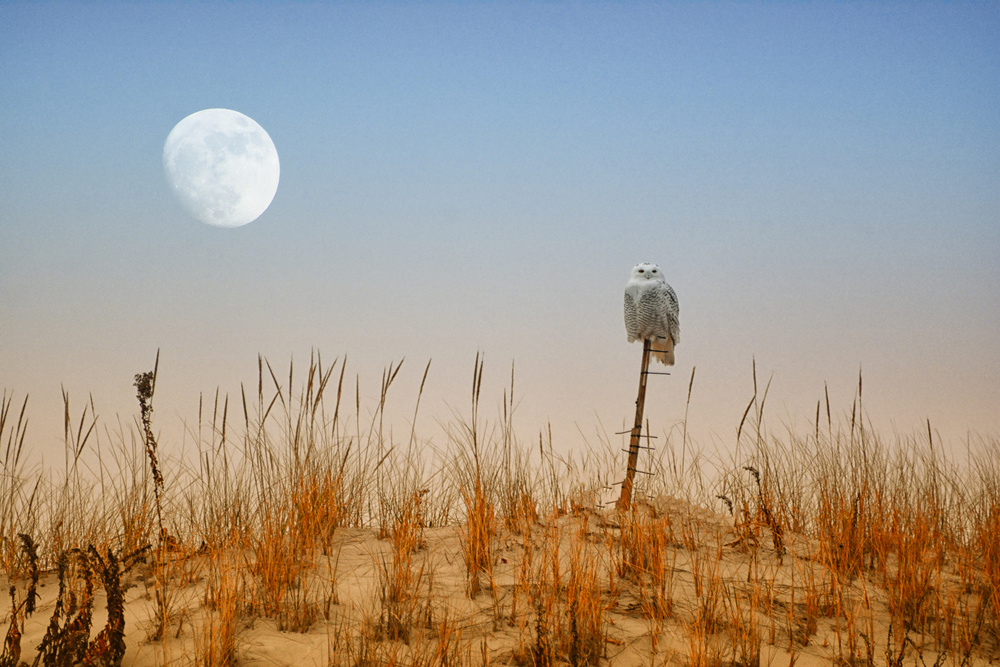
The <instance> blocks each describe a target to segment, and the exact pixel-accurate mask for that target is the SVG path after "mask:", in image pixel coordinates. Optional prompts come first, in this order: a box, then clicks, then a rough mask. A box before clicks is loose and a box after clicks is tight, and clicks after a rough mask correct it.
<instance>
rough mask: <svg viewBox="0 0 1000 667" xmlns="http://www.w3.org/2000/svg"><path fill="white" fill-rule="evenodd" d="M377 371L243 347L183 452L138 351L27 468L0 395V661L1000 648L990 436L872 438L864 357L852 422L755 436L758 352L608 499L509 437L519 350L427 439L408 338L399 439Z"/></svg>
mask: <svg viewBox="0 0 1000 667" xmlns="http://www.w3.org/2000/svg"><path fill="white" fill-rule="evenodd" d="M401 368H402V364H399V365H390V366H389V368H388V369H387V370H386V372H385V373H384V374H383V377H382V382H381V385H380V389H379V395H378V402H377V404H376V405H375V406H374V407H373V408H372V409H370V410H368V411H367V412H363V411H362V405H361V391H360V381H356V382H355V383H354V387H353V388H352V387H350V382H348V383H347V385H346V386H345V363H344V362H343V361H341V360H337V361H335V362H334V364H333V365H331V366H324V364H323V363H322V360H321V359H320V358H319V356H318V355H317V356H316V357H315V358H314V359H311V360H310V363H309V366H308V369H307V371H306V373H305V375H304V376H303V377H301V378H296V375H295V372H294V367H293V366H291V365H290V366H289V368H288V374H287V377H281V379H279V376H278V374H277V373H276V372H275V371H274V369H273V368H272V367H271V366H270V364H268V363H267V362H266V361H265V360H263V359H259V360H258V377H257V386H256V392H255V393H254V392H253V390H252V389H251V390H250V394H249V396H248V394H247V392H246V391H243V392H241V395H240V397H239V400H238V401H234V402H232V404H233V405H236V406H237V407H236V408H231V401H230V400H229V398H228V397H225V396H218V395H216V396H215V397H214V399H212V400H208V401H202V402H201V403H200V407H199V415H198V420H197V423H196V425H195V426H194V427H193V428H191V429H190V433H191V435H192V436H193V439H194V441H195V443H196V445H197V452H196V454H195V455H194V456H192V457H190V458H189V459H187V458H183V457H177V456H169V455H168V454H166V452H169V451H171V448H170V447H163V446H162V443H159V442H157V440H156V437H155V433H156V428H155V416H154V414H155V413H154V412H153V401H154V399H155V391H154V390H155V380H156V370H155V367H154V371H153V372H152V373H146V374H140V375H139V376H137V389H138V397H139V404H140V405H139V408H140V409H139V417H138V418H137V419H136V420H135V421H134V423H133V424H132V425H127V424H126V425H123V424H122V423H120V422H119V423H118V424H116V425H114V428H110V429H109V428H107V427H104V428H102V426H103V425H101V424H98V421H97V418H96V417H95V415H94V411H93V405H92V403H90V402H88V403H87V404H85V405H84V406H83V409H82V410H79V411H78V412H76V413H74V412H73V410H71V406H70V400H69V397H68V396H65V411H64V415H63V418H64V423H65V439H66V457H65V462H64V467H63V470H62V471H61V473H58V474H57V473H56V472H54V471H52V470H33V469H30V468H29V467H27V466H26V465H25V463H24V461H23V451H24V447H25V445H26V444H27V443H28V436H27V428H26V425H27V421H28V419H27V413H28V408H27V404H26V401H15V400H14V397H13V395H10V394H8V393H6V392H5V393H4V394H3V398H2V401H0V447H2V448H3V458H2V461H0V463H2V469H0V571H2V573H3V575H4V576H5V580H6V584H7V588H8V589H9V598H10V601H9V602H6V603H3V606H2V607H0V608H2V609H3V612H2V613H3V614H4V616H3V625H2V627H3V628H4V632H5V633H6V634H5V643H4V646H3V652H2V654H0V666H2V667H6V666H7V665H10V666H12V667H13V666H15V665H18V664H20V663H22V662H27V663H29V664H30V663H31V661H33V660H35V661H36V664H45V665H51V664H72V663H90V664H107V665H117V664H187V663H195V664H199V665H213V666H214V665H231V664H237V663H239V662H242V661H250V662H253V661H265V662H266V661H279V662H280V661H286V662H289V663H292V662H296V661H300V660H301V661H305V662H311V663H319V664H330V665H350V666H352V667H354V666H359V665H420V666H424V665H426V666H432V665H433V666H441V667H444V666H446V665H448V666H454V665H485V664H500V665H503V664H517V665H558V664H570V665H600V664H611V665H633V664H684V665H693V666H694V665H696V666H710V665H719V666H721V665H744V666H747V667H756V666H758V665H765V664H770V663H772V662H775V661H777V662H780V663H781V664H796V665H800V666H801V665H816V664H841V665H876V664H877V665H881V664H886V665H903V664H920V665H925V666H926V665H931V664H934V665H940V666H944V665H954V666H956V667H958V666H964V665H973V664H984V663H987V662H989V661H991V660H992V661H996V660H998V659H1000V540H998V539H997V536H998V535H1000V463H998V461H1000V442H998V441H997V440H996V439H980V440H978V441H970V442H969V443H968V450H969V452H970V454H969V458H968V460H967V461H962V462H961V464H959V462H956V461H954V460H951V459H949V458H948V457H946V456H945V455H944V453H943V451H942V449H943V447H942V443H941V442H940V441H939V440H938V439H937V438H936V437H935V434H934V432H933V430H932V429H931V428H930V426H929V425H928V426H927V429H926V433H918V434H914V435H912V436H897V437H895V438H893V439H892V440H885V439H883V438H882V437H881V436H880V435H879V434H877V433H875V432H873V430H872V429H871V428H870V427H866V426H865V423H864V411H863V405H862V402H861V388H862V385H861V380H860V378H859V382H858V390H857V395H856V397H855V400H854V403H853V404H852V406H851V410H850V416H849V418H846V417H845V418H844V419H843V420H842V422H841V423H838V422H837V421H836V420H835V419H834V418H833V416H832V414H831V413H832V410H831V408H830V406H829V403H828V401H825V406H824V401H823V400H821V401H820V402H819V403H818V404H817V410H816V417H815V423H814V425H813V427H812V428H811V429H810V430H808V432H806V433H799V434H795V433H792V434H789V435H786V436H783V437H777V436H775V435H773V434H772V433H771V432H770V431H769V429H768V428H767V424H766V419H765V410H764V408H765V404H766V398H767V388H766V387H765V388H764V389H763V391H761V392H758V391H757V382H756V377H755V378H754V394H753V397H752V399H751V400H750V402H749V404H748V406H747V410H746V414H745V415H744V418H743V420H742V421H741V423H740V424H739V427H738V436H737V442H736V450H735V453H734V454H733V455H732V458H731V459H730V460H728V461H725V462H724V463H722V464H717V465H714V466H713V465H711V464H709V463H708V459H706V458H705V457H703V456H702V455H700V454H699V453H698V452H697V450H696V448H695V447H694V446H693V445H692V443H691V442H690V441H689V438H688V435H687V431H686V425H685V426H684V427H683V428H681V429H678V430H677V431H676V432H670V433H665V434H663V441H661V442H660V443H659V445H658V451H659V458H657V459H654V460H652V461H651V462H650V469H651V470H652V471H654V472H655V473H656V474H654V475H651V476H650V479H648V480H645V481H644V484H645V486H644V487H643V488H642V489H637V495H636V498H637V499H638V498H639V497H640V496H639V491H641V492H642V494H643V495H645V496H646V497H648V498H650V500H649V501H648V502H645V501H642V502H638V501H637V502H635V503H634V504H633V506H632V507H631V508H630V509H629V511H627V512H621V513H619V512H616V511H615V510H613V509H606V508H601V507H599V506H597V505H596V503H595V502H594V501H593V498H594V497H595V494H596V492H598V491H599V490H600V488H601V487H602V486H605V485H606V484H607V483H608V481H609V480H610V479H612V478H613V477H614V476H615V472H614V469H613V467H614V466H615V465H617V466H619V469H620V466H621V465H622V462H621V461H617V462H615V461H614V460H613V459H611V458H608V457H606V453H603V452H601V451H595V452H594V453H593V454H591V455H589V456H585V457H582V458H580V459H579V460H562V459H560V458H559V457H558V456H556V455H555V454H554V449H555V448H554V447H553V443H552V435H551V433H549V432H547V431H543V432H542V434H541V435H540V436H539V441H538V442H539V447H538V449H537V450H536V449H535V448H533V447H532V448H527V447H523V446H522V444H521V442H520V441H519V440H518V439H517V437H516V435H515V430H514V426H513V423H514V422H513V414H514V409H515V401H514V378H513V369H511V381H510V386H509V388H508V389H505V390H504V392H503V396H502V401H501V402H500V406H499V409H498V410H497V416H496V418H495V419H491V418H484V417H483V415H482V414H481V410H480V408H481V403H482V401H481V389H482V385H483V362H482V359H481V358H479V357H477V359H476V362H475V365H474V373H473V382H472V393H471V404H470V411H469V412H468V413H464V414H458V413H454V414H453V415H452V419H451V420H450V421H449V422H447V423H444V424H443V426H444V427H445V432H446V434H447V439H448V442H447V444H446V445H445V447H443V448H441V449H438V448H437V447H435V446H434V445H432V444H430V443H426V442H422V441H421V440H420V439H419V437H418V435H417V434H418V429H417V417H418V410H419V406H420V394H421V393H422V391H423V383H424V382H425V381H426V379H427V374H428V371H429V364H428V366H427V367H426V368H425V369H424V371H423V378H422V380H421V389H420V392H419V393H418V395H417V397H416V401H415V404H414V406H413V419H412V422H411V424H410V427H409V437H408V438H406V439H404V440H402V441H397V440H396V439H395V438H394V436H393V434H392V430H391V429H390V428H387V426H386V424H385V420H386V417H385V413H386V405H387V403H388V401H389V400H390V396H391V394H392V388H393V385H394V381H395V380H396V378H397V377H398V376H399V374H400V372H401ZM693 380H694V374H693V373H692V377H691V383H690V384H689V393H690V390H691V388H692V387H693ZM351 389H353V392H352V391H351ZM352 393H353V396H351V395H350V394H352ZM689 398H690V396H689ZM351 399H353V401H352V400H351ZM351 403H353V405H352V406H351V405H350V404H351ZM348 406H350V407H348ZM351 407H353V411H352V410H351ZM824 407H825V409H824ZM76 415H78V416H76ZM237 415H238V416H237ZM604 444H605V445H606V449H608V450H613V449H618V445H617V443H615V444H612V443H611V442H610V441H608V442H605V443H604ZM602 456H604V457H605V458H603V459H602V458H601V457H602ZM141 556H142V557H148V558H147V562H146V564H145V565H141V564H139V562H138V561H139V559H140V557H141ZM139 582H144V585H138V584H139ZM284 637H297V638H299V639H298V640H295V641H291V642H289V643H287V644H284V643H282V642H283V641H284V640H283V639H282V638H284ZM262 638H269V639H267V641H265V640H264V639H262ZM268 642H270V643H268ZM262 645H264V646H265V648H266V647H267V646H270V647H272V649H273V652H272V653H270V654H267V655H268V656H269V657H267V658H263V657H261V654H260V651H262V650H265V649H262V648H261V646H262ZM295 647H297V648H295ZM302 647H310V648H309V651H307V652H306V653H301V654H297V653H294V651H295V650H302V651H305V649H304V648H302ZM303 656H305V657H303Z"/></svg>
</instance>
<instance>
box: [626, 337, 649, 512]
mask: <svg viewBox="0 0 1000 667" xmlns="http://www.w3.org/2000/svg"><path fill="white" fill-rule="evenodd" d="M650 348H651V344H650V341H649V339H648V338H647V339H645V340H644V341H642V370H641V371H639V395H638V396H637V397H636V399H635V424H634V425H633V426H632V435H631V436H630V438H629V445H628V466H627V467H626V468H625V481H624V482H622V494H621V496H620V497H619V498H618V509H619V510H622V511H628V510H629V508H630V507H631V506H632V481H633V479H634V478H635V467H636V465H638V462H639V441H640V438H641V437H642V410H643V407H644V406H645V404H646V377H648V375H649V373H648V370H649V352H650Z"/></svg>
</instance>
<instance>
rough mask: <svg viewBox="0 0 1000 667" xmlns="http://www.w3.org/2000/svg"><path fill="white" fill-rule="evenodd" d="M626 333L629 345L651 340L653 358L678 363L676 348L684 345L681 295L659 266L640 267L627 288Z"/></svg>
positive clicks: (661, 361) (669, 364) (637, 266)
mask: <svg viewBox="0 0 1000 667" xmlns="http://www.w3.org/2000/svg"><path fill="white" fill-rule="evenodd" d="M625 331H626V333H628V342H630V343H632V342H634V341H637V340H646V339H650V347H651V348H652V349H653V350H654V352H653V356H654V357H655V358H656V359H657V360H658V361H659V362H660V363H662V364H665V365H667V366H672V365H673V363H674V346H675V345H677V344H679V343H680V341H681V327H680V308H679V306H678V305H677V295H676V294H675V293H674V290H673V288H671V287H670V285H668V284H667V281H666V280H665V279H664V278H663V274H662V273H661V272H660V267H658V266H657V265H656V264H646V263H643V264H637V265H636V266H635V268H633V269H632V277H631V278H630V279H629V281H628V283H627V284H626V285H625Z"/></svg>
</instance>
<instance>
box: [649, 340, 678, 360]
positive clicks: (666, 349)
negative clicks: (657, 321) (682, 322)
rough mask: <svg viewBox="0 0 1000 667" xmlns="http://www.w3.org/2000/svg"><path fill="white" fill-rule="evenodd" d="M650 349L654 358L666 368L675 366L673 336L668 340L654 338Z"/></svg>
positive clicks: (650, 342) (650, 343)
mask: <svg viewBox="0 0 1000 667" xmlns="http://www.w3.org/2000/svg"><path fill="white" fill-rule="evenodd" d="M649 347H650V350H651V354H652V355H653V358H654V359H656V360H657V361H659V362H660V363H661V364H663V365H664V366H673V365H674V339H673V337H672V336H667V337H666V338H652V339H650V341H649Z"/></svg>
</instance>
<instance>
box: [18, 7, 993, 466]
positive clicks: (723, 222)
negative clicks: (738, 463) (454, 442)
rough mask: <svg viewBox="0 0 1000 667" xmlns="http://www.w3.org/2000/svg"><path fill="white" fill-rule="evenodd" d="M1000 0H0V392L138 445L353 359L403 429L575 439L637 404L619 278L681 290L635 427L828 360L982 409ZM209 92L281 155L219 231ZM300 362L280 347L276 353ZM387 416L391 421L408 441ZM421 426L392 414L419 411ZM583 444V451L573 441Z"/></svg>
mask: <svg viewBox="0 0 1000 667" xmlns="http://www.w3.org/2000/svg"><path fill="white" fill-rule="evenodd" d="M997 35H1000V5H998V4H996V3H946V4H937V3H900V4H893V3H875V4H861V3H803V4H784V3H783V4H759V3H753V4H749V3H747V4H730V3H725V4H723V3H706V4H702V3H697V4H695V3H683V4H667V3H663V4H661V3H545V4H527V3H475V4H468V5H467V4H462V3H420V4H406V3H398V4H397V3H344V4H318V3H316V4H313V3H310V4H284V3H218V4H213V3H197V4H183V3H155V4H154V3H149V4H144V3H114V4H111V3H3V4H0V387H2V388H3V389H5V390H6V391H7V392H8V394H9V395H10V394H12V395H13V396H14V397H15V400H16V401H18V402H19V401H20V400H22V399H23V397H24V395H25V394H30V400H29V414H30V417H31V425H30V428H29V439H28V440H29V446H30V447H31V448H32V449H33V452H35V453H39V454H44V455H45V456H46V458H47V459H49V460H57V461H61V460H62V453H61V452H62V449H61V433H62V405H61V395H60V387H61V386H63V387H65V388H66V389H67V390H68V391H69V393H70V397H71V400H72V401H73V406H74V412H76V411H77V410H78V409H79V408H81V407H82V405H83V402H84V401H86V400H87V397H88V395H89V394H92V395H93V398H94V403H95V405H96V407H97V412H98V414H99V416H100V417H101V419H102V421H103V422H104V423H109V424H112V425H113V424H114V422H115V419H116V417H115V415H120V416H121V417H122V418H123V419H125V420H131V419H133V415H135V414H136V412H137V403H136V401H135V398H134V388H133V387H132V379H133V376H134V374H135V373H137V372H140V371H144V370H149V369H150V368H151V366H152V363H153V359H154V357H155V354H156V351H157V349H160V350H161V361H160V380H159V383H158V385H157V396H156V399H155V401H154V403H155V405H156V407H157V413H156V420H157V424H158V426H159V428H160V429H161V430H162V431H163V432H164V433H165V434H168V437H166V438H161V447H164V448H169V447H176V446H179V445H178V444H177V440H178V438H179V437H180V436H177V435H176V434H177V433H179V432H180V425H181V424H183V422H184V421H185V420H186V421H187V422H188V423H191V422H192V421H194V420H195V419H196V418H197V407H198V396H199V394H200V393H201V392H205V393H208V394H211V393H214V392H215V390H216V388H217V387H218V388H220V390H221V391H222V392H224V393H225V392H229V393H230V394H235V395H238V394H239V387H240V383H241V382H244V383H246V384H247V385H255V384H256V363H257V354H258V353H261V354H263V355H264V356H266V357H267V358H268V359H270V360H271V361H272V363H273V364H274V365H275V366H276V367H280V368H283V369H287V365H288V362H289V360H290V359H293V358H294V359H295V363H296V366H297V367H298V368H299V369H300V371H304V369H305V366H306V363H307V361H308V358H309V354H310V350H312V349H316V350H319V351H320V352H321V353H322V355H323V359H324V361H325V362H327V363H329V362H331V361H332V360H333V359H334V358H336V357H338V356H342V355H344V354H346V355H347V357H348V375H349V377H353V376H354V375H358V376H360V386H361V394H362V401H363V402H367V403H369V404H371V403H372V402H374V401H375V400H376V399H377V395H378V391H379V381H380V379H381V374H382V369H383V368H384V367H385V366H386V365H387V364H388V363H389V362H391V361H398V360H399V359H400V358H402V357H404V356H405V357H406V363H405V365H404V369H403V371H402V372H401V374H400V376H399V380H398V382H399V388H398V389H394V393H393V394H391V395H390V401H393V400H395V401H396V402H397V404H398V405H399V410H400V412H401V413H403V414H409V413H410V412H411V411H412V407H413V402H414V400H415V398H416V387H417V386H418V385H419V382H420V376H421V373H422V371H423V367H424V365H425V364H426V363H427V360H428V359H433V363H432V366H431V371H430V375H429V379H428V384H427V392H426V393H425V396H424V398H423V402H422V403H421V414H422V417H421V421H420V422H419V423H418V431H420V430H426V431H429V430H430V429H431V427H432V426H433V424H434V423H435V420H436V419H447V418H448V415H449V411H450V410H451V409H454V410H457V411H458V412H460V413H464V412H467V407H466V406H467V402H468V399H467V396H468V392H469V385H470V382H471V369H472V364H473V359H474V358H475V355H476V353H477V351H482V352H483V353H484V354H485V360H486V365H485V369H486V379H485V382H484V388H483V396H484V400H485V404H484V410H485V411H486V412H492V410H493V406H494V405H495V404H497V403H499V401H500V396H501V388H502V387H503V386H504V385H505V383H506V381H507V380H508V378H509V373H510V364H511V363H512V362H513V363H514V364H515V368H516V387H515V391H516V394H517V396H518V397H519V398H520V400H521V404H520V407H519V410H518V412H517V418H516V422H515V424H516V428H517V430H518V431H519V432H520V433H521V435H522V437H525V438H526V439H527V440H529V441H530V440H531V439H532V438H533V437H536V435H537V433H538V431H539V430H540V429H542V428H544V426H545V424H546V423H547V422H549V421H551V423H552V425H553V435H554V438H555V441H556V442H555V444H556V447H557V448H559V449H561V450H563V451H571V450H574V449H580V448H582V447H586V446H587V445H586V443H587V442H588V441H589V440H590V439H591V438H592V436H593V434H594V433H595V432H596V430H597V429H598V428H599V425H600V424H603V426H604V428H605V429H607V430H608V431H616V430H622V428H621V427H622V425H623V424H625V423H626V422H629V421H630V420H631V417H632V411H633V409H634V400H635V387H636V383H637V370H638V365H639V357H640V348H639V347H638V346H637V345H628V344H627V343H626V338H625V332H624V327H623V324H622V291H623V288H624V285H625V282H626V280H627V279H628V275H629V272H630V270H631V267H632V266H633V265H634V264H636V263H637V262H640V261H651V262H657V263H659V264H660V266H661V267H662V268H663V271H664V273H665V275H666V276H667V279H668V281H669V282H670V283H671V284H672V285H673V287H674V288H675V289H676V291H677V293H678V296H679V299H680V305H681V332H682V337H681V338H682V339H681V344H680V346H679V347H678V351H677V359H678V363H677V366H676V367H675V369H674V371H673V375H672V376H670V377H658V378H656V379H655V380H654V381H653V382H654V384H653V385H652V386H651V389H650V394H649V396H648V399H647V411H646V412H647V417H648V418H649V419H650V421H651V424H652V426H653V429H654V431H657V432H662V431H663V430H667V429H670V428H671V427H672V426H674V425H675V424H676V423H677V422H678V420H680V419H681V418H682V417H683V413H684V397H685V393H686V390H687V384H688V378H689V377H690V374H691V368H692V366H697V373H696V377H695V384H694V395H693V398H692V403H691V412H690V426H689V430H690V432H691V433H692V434H693V435H694V437H695V439H696V440H698V441H699V442H700V443H702V445H703V446H706V447H708V448H710V449H711V448H713V447H724V446H725V445H727V444H731V443H732V441H734V440H735V432H736V427H737V425H738V423H739V419H740V416H741V415H742V413H743V409H744V408H745V406H746V403H747V401H748V400H749V399H750V396H751V395H752V391H753V387H752V384H753V382H752V376H751V364H752V361H753V360H754V359H756V364H757V371H758V376H759V378H760V381H761V383H762V384H763V383H764V382H766V380H767V379H768V378H772V384H771V393H770V396H769V398H768V411H769V413H770V415H771V419H772V426H774V427H776V428H778V427H780V425H781V424H782V423H783V422H788V423H790V424H797V423H799V421H801V422H802V423H807V422H810V421H811V419H812V416H813V414H814V411H815V406H816V401H817V400H818V399H819V398H821V397H822V395H823V388H824V383H827V384H828V386H829V392H830V397H831V401H832V403H833V409H834V411H835V412H839V413H843V412H845V411H847V412H849V411H850V405H851V399H852V397H853V395H854V392H855V388H856V385H857V376H858V371H859V369H861V370H862V372H863V377H864V399H865V405H866V408H867V410H868V412H869V415H870V417H871V419H872V421H873V422H874V423H875V425H876V426H877V427H879V428H881V429H882V430H884V431H885V432H886V433H887V434H889V435H891V434H892V432H893V430H895V431H898V432H900V433H909V432H911V431H916V430H920V429H925V428H926V427H925V420H926V419H930V421H931V424H932V425H933V426H934V427H935V428H936V429H938V431H939V432H940V434H941V437H942V439H943V440H945V441H946V442H952V443H960V442H962V441H963V439H964V438H965V437H966V435H967V433H968V432H970V431H971V432H972V433H978V434H981V435H996V434H998V433H1000V336H998V332H1000V40H998V39H997ZM213 107H223V108H229V109H234V110H237V111H240V112H241V113H244V114H247V115H248V116H250V117H251V118H253V119H254V120H256V121H257V122H258V123H259V124H260V125H261V126H263V127H264V129H265V130H267V132H268V133H269V134H270V136H271V138H272V139H273V141H274V143H275V145H276V147H277V150H278V153H279V156H280V159H281V183H280V185H279V187H278V191H277V194H276V196H275V198H274V201H273V203H272V204H271V206H270V208H269V209H268V210H267V211H266V212H265V213H264V215H262V216H261V217H260V218H259V219H257V220H256V221H255V222H253V223H251V224H250V225H247V226H246V227H242V228H238V229H218V228H212V227H208V226H206V225H203V224H201V223H199V222H197V221H195V220H194V219H192V218H190V217H189V216H188V215H187V214H186V213H185V212H184V210H183V209H182V208H181V206H180V205H179V204H178V203H177V202H176V201H175V200H174V199H173V198H172V196H171V194H170V192H169V190H168V187H167V184H166V182H165V179H164V175H163V169H162V165H161V152H162V148H163V143H164V141H165V139H166V137H167V134H168V133H169V132H170V130H171V128H173V126H174V125H175V124H176V123H177V122H178V121H180V120H181V119H182V118H184V117H185V116H187V115H188V114H190V113H193V112H195V111H198V110H201V109H206V108H213ZM286 373H287V371H286ZM404 427H405V423H404V424H403V425H400V426H398V427H397V428H404ZM407 428H408V427H407ZM585 436H586V437H585Z"/></svg>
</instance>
